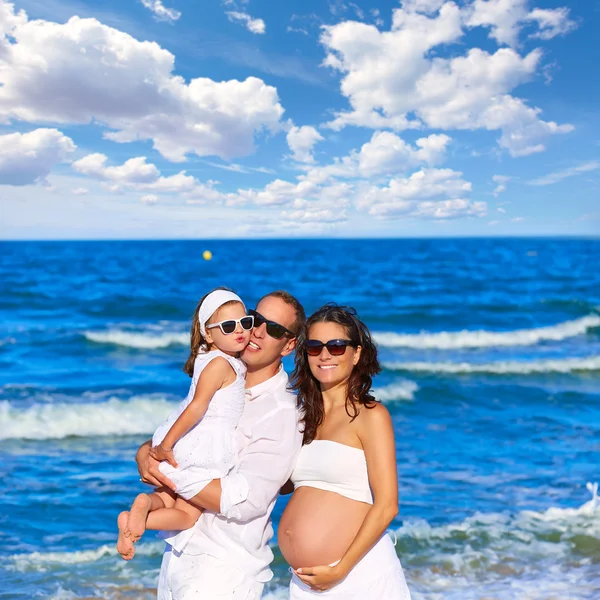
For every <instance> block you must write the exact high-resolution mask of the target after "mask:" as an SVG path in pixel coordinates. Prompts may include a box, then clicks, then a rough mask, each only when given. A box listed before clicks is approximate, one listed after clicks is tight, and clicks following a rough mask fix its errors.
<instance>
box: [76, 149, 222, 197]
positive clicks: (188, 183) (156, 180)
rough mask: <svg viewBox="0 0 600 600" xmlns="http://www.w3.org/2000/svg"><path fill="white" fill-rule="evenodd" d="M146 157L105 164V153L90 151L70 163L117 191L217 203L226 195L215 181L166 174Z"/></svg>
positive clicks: (80, 171)
mask: <svg viewBox="0 0 600 600" xmlns="http://www.w3.org/2000/svg"><path fill="white" fill-rule="evenodd" d="M146 160H147V159H146V157H145V156H138V157H135V158H130V159H129V160H127V161H125V162H124V163H123V164H122V165H120V166H116V167H109V166H106V163H107V161H108V157H107V156H106V155H105V154H99V153H96V154H89V155H88V156H85V157H83V158H82V159H80V160H78V161H76V162H74V163H73V168H74V169H75V170H76V171H77V172H79V173H81V174H83V175H87V176H88V177H92V178H93V179H98V180H100V181H105V182H108V186H107V189H108V190H109V191H111V192H118V191H120V190H121V189H122V188H128V189H132V190H140V191H141V190H143V191H152V192H156V193H158V194H182V195H183V196H184V197H185V198H188V199H194V198H195V199H201V200H206V201H213V202H220V201H222V200H223V199H224V198H225V196H224V195H223V194H222V193H221V192H219V191H218V190H215V189H214V185H215V184H216V182H212V181H211V182H207V183H202V182H200V181H198V180H197V179H196V178H195V177H193V176H192V175H187V174H186V172H185V171H180V172H179V173H175V174H174V175H169V176H167V177H165V176H162V175H161V174H160V171H159V170H158V168H157V167H156V165H153V164H152V163H147V162H146Z"/></svg>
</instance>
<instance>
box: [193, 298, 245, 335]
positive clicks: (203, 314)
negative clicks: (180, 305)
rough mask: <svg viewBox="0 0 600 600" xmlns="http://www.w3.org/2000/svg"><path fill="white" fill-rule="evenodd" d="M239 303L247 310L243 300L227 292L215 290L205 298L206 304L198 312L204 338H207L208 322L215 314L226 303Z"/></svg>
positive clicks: (203, 303)
mask: <svg viewBox="0 0 600 600" xmlns="http://www.w3.org/2000/svg"><path fill="white" fill-rule="evenodd" d="M232 301H234V302H239V303H240V304H241V305H242V306H243V307H244V310H246V306H245V305H244V303H243V302H242V299H241V298H240V297H239V296H238V295H237V294H234V293H233V292H228V291H226V290H215V291H214V292H211V293H210V294H209V295H208V296H206V298H204V302H202V306H201V307H200V311H199V312H198V321H199V323H200V332H201V333H202V335H203V336H206V323H208V320H209V319H210V318H211V317H212V316H213V315H214V314H215V312H216V311H217V310H219V308H221V306H223V304H225V303H226V302H232Z"/></svg>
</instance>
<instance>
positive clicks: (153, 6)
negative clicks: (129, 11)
mask: <svg viewBox="0 0 600 600" xmlns="http://www.w3.org/2000/svg"><path fill="white" fill-rule="evenodd" d="M141 2H142V4H143V5H144V6H145V7H146V8H147V9H148V10H150V11H151V12H152V13H153V14H154V18H155V19H156V20H157V21H170V22H171V23H172V22H173V21H177V20H178V19H179V17H181V13H180V12H179V11H178V10H175V9H173V8H167V7H166V6H165V5H164V4H163V3H162V2H161V0H141Z"/></svg>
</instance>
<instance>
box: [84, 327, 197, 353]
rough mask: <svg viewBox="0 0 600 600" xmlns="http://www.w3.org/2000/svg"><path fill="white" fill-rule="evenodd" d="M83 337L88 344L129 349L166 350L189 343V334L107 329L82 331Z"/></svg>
mask: <svg viewBox="0 0 600 600" xmlns="http://www.w3.org/2000/svg"><path fill="white" fill-rule="evenodd" d="M83 335H84V336H85V338H86V339H87V340H89V341H90V342H95V343H97V344H112V345H115V346H126V347H129V348H141V349H152V348H167V347H168V346H174V345H183V346H187V345H188V344H189V343H190V335H189V333H179V332H176V331H148V332H140V331H128V330H125V329H109V330H108V331H84V332H83Z"/></svg>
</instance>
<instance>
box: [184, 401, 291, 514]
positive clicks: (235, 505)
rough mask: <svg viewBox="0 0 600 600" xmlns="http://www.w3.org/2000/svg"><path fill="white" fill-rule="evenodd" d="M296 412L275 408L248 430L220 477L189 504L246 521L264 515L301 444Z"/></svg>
mask: <svg viewBox="0 0 600 600" xmlns="http://www.w3.org/2000/svg"><path fill="white" fill-rule="evenodd" d="M296 414H297V413H296V410H295V408H294V407H293V406H290V407H289V408H287V407H286V408H285V409H282V408H278V409H277V410H275V411H273V412H271V413H269V414H268V415H265V416H264V417H263V418H262V419H261V420H260V421H259V422H257V423H255V424H254V425H253V427H252V439H251V440H250V442H249V443H248V445H247V446H246V447H245V448H243V449H242V450H241V451H240V454H239V456H238V463H237V464H236V466H235V467H234V469H233V470H232V471H231V472H230V473H228V474H227V475H226V476H225V477H224V478H222V479H217V480H214V481H212V482H211V483H209V484H208V485H207V486H206V487H205V488H204V489H203V490H202V491H201V492H200V493H199V494H198V495H197V496H195V497H194V498H192V500H191V502H192V504H196V505H197V506H200V507H202V508H206V509H208V510H211V511H213V512H218V513H220V514H222V515H223V516H225V517H227V518H228V519H233V520H236V521H249V520H251V519H254V518H256V517H258V516H260V515H263V514H265V513H266V511H267V509H268V507H269V504H270V503H271V502H272V501H273V499H274V498H275V497H276V496H277V494H278V493H279V490H280V488H281V486H282V485H283V484H284V483H285V482H286V481H287V479H288V477H289V476H290V472H291V470H292V467H293V462H294V459H295V457H296V454H297V452H298V450H299V449H300V444H301V435H300V433H299V432H298V421H297V416H296Z"/></svg>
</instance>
